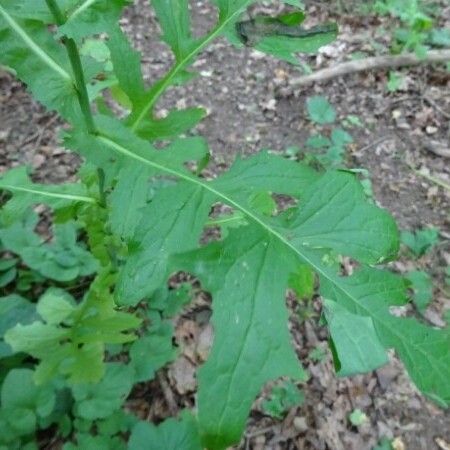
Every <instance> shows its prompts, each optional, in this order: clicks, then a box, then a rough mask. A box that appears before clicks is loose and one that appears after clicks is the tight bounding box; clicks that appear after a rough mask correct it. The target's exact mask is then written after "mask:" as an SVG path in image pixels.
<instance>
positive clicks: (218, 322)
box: [0, 0, 450, 450]
mask: <svg viewBox="0 0 450 450" xmlns="http://www.w3.org/2000/svg"><path fill="white" fill-rule="evenodd" d="M214 3H215V5H216V6H217V7H218V10H219V17H218V20H217V23H216V24H215V25H214V26H213V27H212V28H211V30H210V31H208V32H207V33H206V34H205V35H203V36H196V35H194V34H193V33H192V30H191V26H190V12H189V7H188V6H189V5H188V1H187V0H153V1H152V7H153V8H154V11H155V13H156V16H157V18H158V20H159V23H160V26H161V30H162V38H163V40H164V41H165V42H166V43H167V45H168V46H169V47H170V48H171V50H172V52H173V56H174V59H175V61H174V64H173V66H172V67H171V69H170V70H169V71H168V72H167V73H166V74H165V75H164V76H163V77H162V78H161V79H159V80H157V81H156V82H155V83H154V84H153V85H152V86H150V87H147V86H146V84H145V83H144V80H143V77H142V73H141V66H140V59H141V57H140V55H139V54H138V53H137V52H136V51H135V50H134V49H133V48H132V47H131V45H130V43H129V42H128V40H127V38H126V37H125V35H124V33H123V32H122V31H121V29H120V28H119V26H118V19H119V17H120V15H121V11H122V9H123V8H124V7H125V6H126V4H127V2H126V1H125V0H114V1H106V0H98V1H96V2H92V1H90V0H84V1H81V0H60V1H57V0H45V1H44V0H33V1H32V2H31V1H29V0H21V1H19V2H17V1H15V0H0V41H1V44H2V52H1V53H0V62H1V63H2V64H5V65H8V66H10V67H12V68H13V69H14V70H15V72H16V73H17V76H18V77H19V78H20V79H22V80H23V81H24V82H25V83H26V84H27V86H28V89H29V90H30V91H31V92H32V94H33V95H34V97H35V98H36V99H37V100H38V101H40V102H41V103H42V104H43V105H44V106H46V107H47V108H48V109H49V110H52V111H57V112H58V113H59V115H60V116H61V117H62V118H63V119H65V120H66V121H67V123H68V127H67V128H66V129H65V131H64V134H63V143H64V145H65V146H66V147H67V148H68V149H70V150H72V151H75V152H77V153H78V154H80V155H81V156H82V157H83V165H82V167H81V169H80V171H79V173H78V177H79V182H77V183H72V184H64V185H46V184H37V183H33V182H32V181H31V180H30V179H29V177H28V175H27V173H26V170H24V169H13V170H11V171H10V172H7V173H6V174H5V175H3V176H2V178H1V181H0V183H1V185H0V187H1V189H2V190H4V191H5V192H6V193H7V196H8V199H7V201H6V204H5V205H4V206H3V208H2V211H1V213H0V224H1V231H0V238H1V240H2V243H3V245H4V247H5V248H7V249H8V250H9V251H10V252H12V253H14V254H15V255H17V256H18V257H20V259H21V263H22V264H24V265H26V266H28V267H29V268H31V269H33V270H34V271H36V272H39V273H40V274H41V276H44V277H46V278H48V279H50V281H51V283H49V282H47V285H46V284H45V283H43V284H44V285H43V286H42V288H43V290H42V292H43V293H42V295H39V298H38V301H37V303H36V304H35V305H34V304H30V302H29V301H28V300H24V299H18V297H12V300H11V297H7V298H6V299H5V298H4V299H2V300H1V302H2V305H3V304H5V305H7V306H8V305H9V306H8V307H9V310H8V311H10V312H11V314H13V313H14V314H15V312H16V311H22V309H24V314H17V316H16V319H15V320H16V321H13V322H6V324H5V325H4V330H3V336H4V342H2V344H3V347H2V348H3V349H4V352H5V353H4V358H5V359H7V360H8V361H9V362H10V364H11V365H12V366H13V368H12V371H11V372H9V373H8V374H7V375H6V379H5V382H6V381H8V384H7V385H6V388H4V389H5V392H8V393H9V394H8V395H9V397H8V396H7V398H8V401H6V402H5V401H4V400H3V398H2V405H1V408H2V413H1V414H2V417H3V419H2V420H4V421H5V422H3V425H2V426H3V427H4V428H5V429H8V428H7V427H8V426H10V425H11V424H9V422H8V421H10V418H11V417H17V421H18V422H17V423H18V425H17V427H16V428H11V429H10V431H8V433H12V434H11V435H10V434H5V435H4V436H6V439H8V445H10V444H9V443H11V446H12V447H11V448H14V446H15V447H16V448H27V446H30V448H32V447H33V445H34V444H33V433H34V430H36V428H37V427H39V428H48V427H49V426H50V425H51V424H54V423H55V424H57V426H58V428H59V430H60V431H59V432H60V433H61V435H62V436H65V439H66V441H68V442H66V443H65V446H64V448H65V450H67V449H69V450H73V449H77V448H80V449H81V448H82V449H84V448H96V449H97V448H106V447H107V446H108V445H110V447H109V448H117V449H121V448H124V446H125V443H124V441H123V439H122V437H123V434H122V433H126V432H128V431H130V430H132V432H131V437H130V442H129V448H132V449H133V448H136V449H137V448H143V447H142V445H144V446H145V448H155V449H156V448H164V449H177V448H180V446H182V447H183V448H185V449H199V448H202V447H206V448H209V449H224V448H226V447H228V446H230V445H233V444H235V443H236V442H238V441H239V439H240V436H241V434H242V432H243V429H244V427H245V422H246V419H247V416H248V414H249V411H250V409H251V405H252V403H253V401H254V399H255V397H256V396H257V394H258V393H259V392H260V390H261V388H262V387H263V386H264V385H265V384H266V383H267V382H269V381H272V380H275V379H277V378H279V377H288V378H292V379H293V380H294V382H298V381H302V380H305V379H306V373H305V371H304V370H303V368H302V367H301V364H300V362H299V361H298V358H297V355H296V352H295V350H294V347H293V346H292V345H291V342H290V341H291V337H290V334H289V330H288V327H287V319H288V310H287V307H286V305H285V301H284V300H285V293H286V289H287V287H288V286H291V282H290V280H292V276H293V274H297V275H298V274H300V273H301V277H302V279H303V280H304V281H303V286H302V287H299V285H297V286H295V285H294V287H295V288H296V290H297V291H298V293H300V294H302V295H306V296H307V295H310V294H311V286H312V280H313V281H314V279H315V278H317V280H318V282H319V285H320V286H319V292H320V295H321V296H322V297H323V299H324V304H325V309H324V312H325V318H326V321H327V322H328V325H329V328H330V332H331V338H332V339H331V342H332V349H333V353H334V357H335V363H336V368H337V371H338V373H339V374H340V375H350V374H354V373H360V372H363V371H367V370H370V369H373V368H375V367H378V366H379V365H381V364H384V363H385V361H386V360H387V357H386V349H391V348H394V349H395V350H396V351H397V353H398V355H399V356H400V358H402V359H403V361H404V364H405V367H406V368H407V370H408V372H409V374H410V376H411V377H412V379H413V381H414V382H415V383H416V384H417V386H418V387H419V388H420V389H421V390H422V391H423V392H424V393H425V394H426V395H427V396H429V397H430V398H432V399H434V400H435V401H436V402H438V403H439V404H441V405H447V404H448V403H449V402H450V386H449V383H448V380H449V379H450V373H449V367H450V360H449V358H450V355H449V354H448V352H447V351H446V350H447V348H448V343H449V333H448V329H435V328H429V327H427V326H425V325H424V324H422V323H421V322H419V321H417V320H415V319H412V318H408V319H404V318H399V317H395V316H393V315H392V314H391V312H390V311H391V309H390V308H391V306H398V305H402V304H405V303H406V302H407V301H408V296H407V283H406V282H405V280H404V279H402V278H401V277H398V276H396V275H394V274H391V273H389V272H388V271H385V270H383V268H382V267H378V266H380V265H382V264H384V263H386V262H388V261H390V260H392V259H393V258H395V256H396V254H397V252H398V248H399V235H398V230H397V227H396V225H395V223H394V221H393V219H392V217H391V216H390V214H389V213H388V212H387V211H385V210H382V209H380V208H378V207H377V206H376V205H375V204H373V203H372V202H370V201H368V200H367V197H366V194H365V191H364V187H363V186H362V185H361V184H360V182H359V181H358V179H357V178H356V176H355V174H354V173H351V172H349V171H339V170H328V171H325V172H321V171H315V170H313V169H312V168H311V167H309V166H308V165H305V164H301V163H298V162H296V161H290V160H287V159H285V158H283V157H282V156H276V155H273V154H271V153H268V152H261V153H259V154H257V155H254V156H252V157H250V158H247V159H237V160H236V161H235V162H234V164H233V165H232V167H231V168H230V169H229V170H228V171H227V172H225V173H223V174H221V175H220V176H218V177H216V178H214V179H212V180H209V179H206V178H205V177H204V176H202V171H203V169H204V168H205V167H206V165H207V164H208V160H209V151H208V146H207V144H206V141H205V140H204V139H203V138H200V137H191V136H186V134H188V132H189V130H190V129H191V128H193V127H194V126H195V125H196V124H197V123H198V122H199V121H200V120H201V119H202V117H203V116H204V111H203V110H202V109H201V108H187V109H182V110H176V111H169V113H168V115H167V116H166V117H165V118H163V119H160V118H157V117H156V116H155V114H154V109H155V106H156V104H157V102H158V100H159V98H160V97H161V96H162V95H163V93H164V92H165V91H166V90H167V89H169V88H171V87H172V86H174V85H176V84H182V83H187V82H188V81H189V80H190V79H191V78H192V77H193V76H195V73H194V69H193V66H192V63H193V62H194V60H195V58H196V57H197V56H198V55H199V54H200V52H201V51H203V50H204V49H205V48H206V47H207V46H208V44H210V43H211V42H212V41H214V40H215V39H216V38H218V37H220V36H225V37H227V38H228V39H229V40H230V41H231V42H232V43H233V44H235V45H238V46H241V47H242V44H240V41H239V36H238V35H237V31H236V23H237V22H238V21H239V20H240V19H241V17H242V16H243V14H244V12H245V10H246V8H247V7H248V6H250V5H251V4H252V3H255V2H254V1H252V0H233V1H232V0H215V1H214ZM286 3H288V4H290V5H294V6H295V5H298V2H297V1H295V0H289V1H286ZM298 17H300V16H298ZM335 36H336V29H335V27H326V28H324V29H322V32H320V33H314V34H308V35H306V36H305V35H302V36H298V35H296V36H286V35H281V36H279V35H273V34H271V35H267V36H262V37H261V39H259V40H258V42H256V43H254V45H255V47H256V48H257V49H258V50H261V51H263V52H266V53H268V54H271V55H274V56H277V57H279V58H281V59H287V60H289V61H291V62H294V63H295V62H297V61H296V59H295V53H297V52H306V53H311V52H314V51H316V50H317V49H318V48H319V47H320V46H321V45H324V44H327V43H329V42H331V41H332V40H333V39H334V38H335ZM105 45H106V47H107V50H106V48H105ZM80 49H81V50H82V51H80ZM110 96H112V97H113V98H114V99H116V101H117V102H118V103H119V104H120V105H121V108H122V110H121V112H120V113H119V114H116V112H115V110H114V109H113V108H112V107H110V106H108V103H107V101H106V99H108V98H110ZM309 109H310V111H311V117H312V118H314V120H317V121H319V122H320V123H330V122H332V121H334V117H335V114H334V113H333V111H332V110H331V109H330V107H329V105H328V104H326V102H324V100H323V99H317V98H316V99H315V100H314V101H312V102H309ZM347 140H348V138H347V137H346V136H344V134H343V133H339V132H336V131H335V138H334V140H333V139H332V142H334V144H337V142H340V143H341V144H342V143H343V142H345V141H347ZM273 194H283V195H286V196H288V197H290V198H291V199H292V205H293V206H292V207H290V208H288V209H286V210H280V211H279V210H278V208H277V207H276V203H275V202H274V201H273V197H272V195H273ZM218 203H219V204H222V205H226V206H227V207H228V209H229V210H231V214H230V215H229V217H227V220H222V219H223V217H222V218H219V219H217V220H216V218H215V217H211V207H212V206H213V205H216V204H218ZM37 204H39V205H41V204H42V205H44V206H45V207H46V208H49V210H50V211H51V216H50V217H51V219H52V226H51V227H47V230H45V233H47V236H46V237H43V236H42V230H39V227H38V216H37V214H36V212H35V211H34V207H35V206H36V205H37ZM228 219H231V221H233V220H235V222H234V224H233V226H230V220H228ZM210 226H215V227H219V228H221V229H223V230H225V233H222V235H221V236H222V237H221V239H218V240H216V241H214V242H211V243H208V244H203V243H202V241H201V239H200V238H201V236H202V233H203V231H204V229H205V227H210ZM45 233H44V235H45ZM343 256H347V257H351V258H353V259H354V260H356V261H358V264H359V266H358V269H357V270H355V272H354V273H353V274H352V275H351V276H344V275H343V274H342V272H341V267H340V262H341V261H342V257H343ZM177 271H187V272H190V273H192V274H194V275H195V276H197V277H198V279H199V280H200V282H201V283H202V288H204V289H206V290H207V291H209V292H210V293H211V295H212V297H213V306H212V308H213V315H212V324H213V327H214V343H213V347H212V349H211V352H210V354H209V357H208V360H207V362H206V363H205V364H204V365H203V366H202V367H201V368H200V370H199V371H198V382H199V388H198V394H197V405H196V411H197V412H196V415H195V417H193V416H191V415H189V414H186V415H183V416H182V418H181V420H180V421H177V420H174V419H168V420H167V421H165V422H163V423H162V424H160V425H159V426H157V427H155V426H153V425H150V424H148V423H145V422H141V421H139V422H137V423H136V421H133V419H132V418H131V419H130V418H128V417H125V416H124V415H123V414H122V413H121V408H122V405H123V402H124V401H125V399H126V398H127V396H128V395H129V394H130V392H131V389H132V387H133V385H134V383H136V382H141V381H147V380H149V379H152V378H153V377H154V376H155V372H156V371H157V370H159V369H160V368H161V367H162V366H163V365H164V364H166V363H167V362H169V361H171V360H172V359H173V358H174V357H175V356H176V350H175V349H174V348H173V345H172V342H171V341H172V339H171V335H172V331H173V330H172V324H171V323H170V320H169V318H170V317H172V316H173V315H174V314H177V313H178V312H179V310H180V309H181V308H182V307H183V306H184V305H185V304H186V303H187V302H188V301H189V299H190V298H191V297H192V296H191V295H190V293H189V289H186V287H185V288H180V289H181V290H177V291H176V292H173V291H171V290H169V289H168V288H167V281H168V278H169V277H170V275H171V274H173V273H176V272H177ZM312 273H314V274H315V276H312ZM294 276H295V275H294ZM314 277H315V278H314ZM297 281H298V280H297ZM67 283H69V284H67ZM70 283H85V289H84V291H83V292H81V293H79V294H78V295H72V294H71V293H70V292H69V289H70V287H71V286H73V285H72V284H70ZM30 297H31V300H34V298H33V297H32V296H30ZM3 302H7V303H3ZM30 305H31V306H30ZM11 314H9V313H8V315H7V317H8V318H9V320H12V317H13V315H11ZM355 337H356V339H354V338H355ZM111 346H114V347H111ZM367 348H369V349H370V351H367ZM23 355H30V356H32V357H33V358H34V360H31V361H30V360H29V362H27V365H28V366H30V367H31V368H30V369H27V370H29V371H28V372H26V377H27V386H29V385H30V384H31V383H32V382H33V383H38V385H39V387H36V386H34V385H33V386H34V387H33V388H32V389H34V390H33V391H32V392H33V395H31V394H30V395H29V396H27V398H26V399H24V398H23V395H22V393H20V392H18V390H17V389H10V387H9V382H10V380H13V381H14V373H15V372H14V370H25V369H23V368H20V365H21V364H22V362H23V361H24V356H23ZM113 355H114V356H113ZM11 358H12V360H11ZM34 361H37V363H34ZM21 373H22V372H21ZM46 386H50V388H49V391H48V395H47V394H46V395H47V397H48V398H47V397H45V396H44V398H41V396H40V394H38V396H37V398H36V396H35V395H34V393H35V392H39V393H40V392H47V391H46V390H45V389H46ZM44 387H45V389H44ZM30 389H31V387H30ZM52 389H53V390H52ZM57 395H58V396H61V398H62V399H61V401H59V400H58V401H55V400H54V399H55V396H57ZM58 398H59V397H58ZM5 411H6V412H5ZM8 411H13V412H14V415H11V416H9V415H8V414H7V413H8ZM5 414H6V416H5ZM5 433H6V432H5ZM71 433H72V434H71ZM71 436H73V442H72V441H71ZM143 442H145V444H142V443H143ZM180 443H182V444H180ZM149 446H151V447H149Z"/></svg>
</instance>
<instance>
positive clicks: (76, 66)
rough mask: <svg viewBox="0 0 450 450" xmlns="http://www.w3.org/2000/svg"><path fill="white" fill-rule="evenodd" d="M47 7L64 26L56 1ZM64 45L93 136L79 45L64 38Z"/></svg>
mask: <svg viewBox="0 0 450 450" xmlns="http://www.w3.org/2000/svg"><path fill="white" fill-rule="evenodd" d="M45 2H46V3H47V7H48V9H49V10H50V12H51V13H52V15H53V17H54V18H55V21H56V24H57V25H58V26H61V25H64V23H65V22H66V18H65V17H64V14H63V13H62V11H61V10H60V9H59V6H58V4H57V3H56V0H45ZM63 42H64V45H65V46H66V49H67V54H68V56H69V60H70V65H71V66H72V71H73V75H74V77H75V88H76V91H77V97H78V102H79V104H80V108H81V112H82V114H83V117H84V121H85V124H86V128H87V131H88V132H89V133H91V134H96V132H97V130H96V128H95V124H94V119H93V116H92V111H91V106H90V104H89V96H88V93H87V89H86V81H85V79H84V72H83V66H82V65H81V59H80V54H79V52H78V48H77V44H76V43H75V41H74V40H73V39H70V38H64V39H63Z"/></svg>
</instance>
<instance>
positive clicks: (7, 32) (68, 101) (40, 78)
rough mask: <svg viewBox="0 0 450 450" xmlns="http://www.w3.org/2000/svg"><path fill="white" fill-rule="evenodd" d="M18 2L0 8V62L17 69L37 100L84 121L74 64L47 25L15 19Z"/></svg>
mask: <svg viewBox="0 0 450 450" xmlns="http://www.w3.org/2000/svg"><path fill="white" fill-rule="evenodd" d="M13 5H14V2H13V1H12V0H4V1H2V4H1V5H0V40H1V42H2V51H1V53H0V63H2V64H5V65H7V66H10V67H12V68H14V70H15V71H16V72H17V75H18V77H19V78H20V79H21V80H22V81H24V82H25V83H26V84H27V86H28V88H29V89H30V90H31V91H32V93H33V95H34V97H35V98H36V99H37V100H38V101H40V102H41V103H42V104H43V105H45V106H46V107H47V108H48V109H49V110H56V111H58V112H59V113H60V114H61V116H62V117H63V118H65V119H67V120H69V121H72V122H79V121H80V120H81V111H80V108H79V104H78V99H77V95H76V90H75V87H74V84H73V81H72V76H71V73H72V72H71V70H70V65H69V62H68V59H67V56H66V53H65V50H64V48H63V46H62V45H61V44H59V43H57V42H56V41H55V40H54V39H53V36H52V35H51V34H50V33H49V31H48V29H47V26H46V25H45V24H44V23H40V22H37V21H30V20H21V19H18V18H15V17H14V16H13V14H12V12H11V10H12V6H13Z"/></svg>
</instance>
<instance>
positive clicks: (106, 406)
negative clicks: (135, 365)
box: [72, 363, 133, 420]
mask: <svg viewBox="0 0 450 450" xmlns="http://www.w3.org/2000/svg"><path fill="white" fill-rule="evenodd" d="M132 386H133V369H132V367H130V366H125V365H123V364H120V363H107V364H106V372H105V375H104V377H103V378H102V379H101V380H100V381H99V382H98V383H96V384H77V385H75V386H73V388H72V392H73V396H74V398H75V400H76V404H75V414H76V415H77V416H79V417H82V418H84V419H87V420H96V419H102V418H105V417H108V416H109V415H111V414H112V413H114V412H115V411H116V410H117V409H118V408H120V406H121V405H122V403H123V401H124V400H125V399H126V397H127V396H128V394H129V393H130V391H131V388H132Z"/></svg>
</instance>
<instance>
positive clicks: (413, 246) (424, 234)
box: [401, 228, 439, 257]
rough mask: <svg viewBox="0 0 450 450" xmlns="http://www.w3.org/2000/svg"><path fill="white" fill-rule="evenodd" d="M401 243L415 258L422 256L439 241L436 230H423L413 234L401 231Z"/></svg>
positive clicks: (437, 230)
mask: <svg viewBox="0 0 450 450" xmlns="http://www.w3.org/2000/svg"><path fill="white" fill-rule="evenodd" d="M401 240H402V243H403V244H405V245H406V246H407V247H408V248H409V249H410V250H411V251H412V252H413V253H414V255H416V256H418V257H419V256H422V255H424V254H425V253H427V252H428V251H429V250H431V248H432V247H433V246H434V245H436V243H437V242H438V240H439V229H438V228H424V229H422V230H417V231H416V232H414V233H411V232H409V231H403V232H402V233H401Z"/></svg>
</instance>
